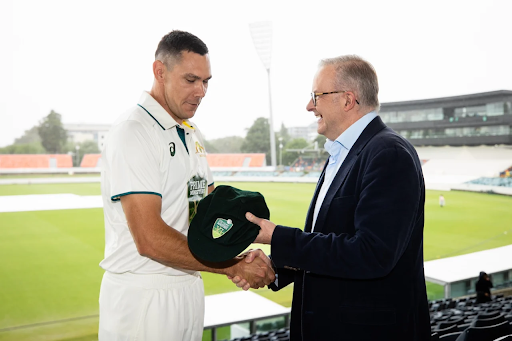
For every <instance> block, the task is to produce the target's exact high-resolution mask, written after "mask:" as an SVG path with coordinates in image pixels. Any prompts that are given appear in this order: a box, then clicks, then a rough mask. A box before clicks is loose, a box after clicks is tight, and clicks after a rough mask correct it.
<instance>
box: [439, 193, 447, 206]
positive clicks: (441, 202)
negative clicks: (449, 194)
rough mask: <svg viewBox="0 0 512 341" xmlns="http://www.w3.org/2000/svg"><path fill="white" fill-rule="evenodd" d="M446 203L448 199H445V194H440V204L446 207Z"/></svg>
mask: <svg viewBox="0 0 512 341" xmlns="http://www.w3.org/2000/svg"><path fill="white" fill-rule="evenodd" d="M445 204H446V201H445V200H444V196H443V195H442V194H441V195H440V196H439V206H441V207H444V205H445Z"/></svg>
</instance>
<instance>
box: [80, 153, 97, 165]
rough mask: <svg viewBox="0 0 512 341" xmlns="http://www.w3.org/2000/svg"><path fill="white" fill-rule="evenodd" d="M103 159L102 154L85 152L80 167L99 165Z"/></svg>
mask: <svg viewBox="0 0 512 341" xmlns="http://www.w3.org/2000/svg"><path fill="white" fill-rule="evenodd" d="M100 161H101V154H85V155H84V157H83V158H82V162H81V163H80V167H82V168H88V167H92V168H95V167H99V166H100Z"/></svg>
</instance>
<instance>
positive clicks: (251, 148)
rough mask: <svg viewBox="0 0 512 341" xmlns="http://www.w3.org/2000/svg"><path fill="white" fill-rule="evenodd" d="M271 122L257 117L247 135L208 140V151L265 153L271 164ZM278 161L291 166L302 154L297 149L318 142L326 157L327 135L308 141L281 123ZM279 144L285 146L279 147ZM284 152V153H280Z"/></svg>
mask: <svg viewBox="0 0 512 341" xmlns="http://www.w3.org/2000/svg"><path fill="white" fill-rule="evenodd" d="M269 132H270V124H269V122H268V119H267V118H264V117H259V118H257V119H256V120H255V121H254V123H253V124H252V126H251V127H250V128H249V129H248V130H247V134H246V136H245V137H240V136H229V137H223V138H219V139H215V140H207V141H205V144H206V146H205V147H206V151H207V152H208V153H265V154H266V161H267V165H270V134H269ZM275 139H276V156H277V163H278V164H279V163H280V159H282V165H284V166H289V165H291V164H292V163H293V162H294V161H295V160H297V158H298V157H299V156H301V155H305V154H302V153H300V152H297V151H290V150H300V149H311V148H310V147H311V146H312V145H313V144H314V142H317V145H318V147H319V148H320V149H321V152H320V153H321V154H322V155H321V157H324V158H325V157H326V155H327V154H326V153H325V151H324V149H323V146H324V143H325V137H324V136H322V135H318V136H317V137H316V138H315V140H314V141H313V142H308V141H306V140H305V139H303V138H291V136H290V135H289V134H288V129H286V127H285V126H284V124H281V129H280V130H279V131H278V132H275ZM279 144H281V145H282V146H283V147H282V148H279ZM280 153H282V155H280Z"/></svg>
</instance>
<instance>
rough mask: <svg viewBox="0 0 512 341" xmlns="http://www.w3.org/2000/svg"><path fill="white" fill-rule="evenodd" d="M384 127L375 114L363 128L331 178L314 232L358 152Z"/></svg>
mask: <svg viewBox="0 0 512 341" xmlns="http://www.w3.org/2000/svg"><path fill="white" fill-rule="evenodd" d="M385 127H386V125H385V124H384V123H383V122H382V120H381V118H380V117H379V116H377V117H375V118H374V119H373V120H372V121H371V122H370V123H369V124H368V125H367V126H366V128H365V129H364V130H363V132H362V133H361V135H360V136H359V138H358V139H357V140H356V142H355V143H354V145H353V146H352V148H351V149H350V151H349V153H348V155H347V157H346V158H345V160H344V161H343V163H342V164H341V167H340V169H339V170H338V173H337V174H336V176H335V177H334V179H333V180H332V183H331V186H330V187H329V190H328V191H327V193H326V195H325V198H324V202H323V203H322V207H321V208H320V211H319V212H318V217H317V218H316V224H315V232H321V230H322V227H323V223H324V221H325V218H326V216H327V212H328V211H329V206H330V205H331V202H332V199H333V198H334V195H335V194H336V193H337V192H338V190H339V189H340V187H341V186H342V185H343V183H344V182H345V179H346V178H347V175H348V173H349V172H350V169H351V168H352V166H353V165H354V163H355V161H356V160H357V158H358V157H359V154H360V153H361V151H362V150H363V149H364V147H365V146H366V144H367V143H368V142H369V141H370V140H371V139H372V138H373V137H374V136H375V134H377V133H378V132H379V131H381V130H382V129H384V128H385ZM324 172H325V169H324ZM315 194H316V193H315ZM315 201H316V200H315Z"/></svg>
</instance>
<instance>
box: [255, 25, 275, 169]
mask: <svg viewBox="0 0 512 341" xmlns="http://www.w3.org/2000/svg"><path fill="white" fill-rule="evenodd" d="M249 28H250V30H251V36H252V41H253V43H254V47H256V52H258V55H259V56H260V59H261V62H262V63H263V66H264V67H265V69H266V70H267V78H268V104H269V109H270V116H269V125H270V160H271V164H272V167H273V168H274V169H275V168H276V166H277V165H276V137H275V133H274V120H273V119H272V94H271V91H270V57H271V56H272V22H271V21H261V22H256V23H252V24H249Z"/></svg>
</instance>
